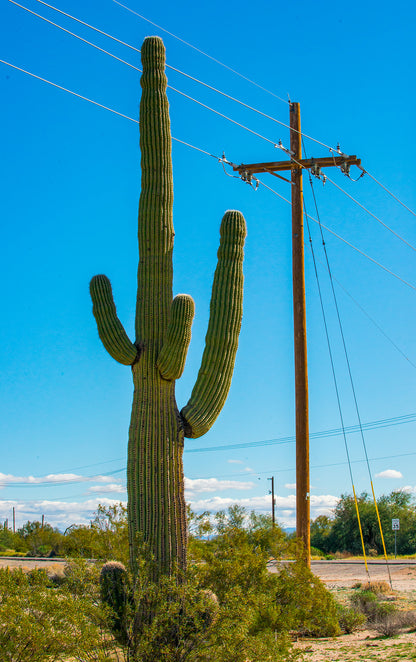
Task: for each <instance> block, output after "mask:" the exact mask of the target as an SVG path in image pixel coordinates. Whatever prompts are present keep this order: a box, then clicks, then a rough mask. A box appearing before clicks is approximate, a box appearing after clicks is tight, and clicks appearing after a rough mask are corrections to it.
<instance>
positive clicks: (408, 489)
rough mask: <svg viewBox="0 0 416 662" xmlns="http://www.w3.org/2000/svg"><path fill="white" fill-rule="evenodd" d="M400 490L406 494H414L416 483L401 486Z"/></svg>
mask: <svg viewBox="0 0 416 662" xmlns="http://www.w3.org/2000/svg"><path fill="white" fill-rule="evenodd" d="M401 490H402V492H407V493H408V494H416V485H414V486H413V487H412V485H405V487H402V488H401Z"/></svg>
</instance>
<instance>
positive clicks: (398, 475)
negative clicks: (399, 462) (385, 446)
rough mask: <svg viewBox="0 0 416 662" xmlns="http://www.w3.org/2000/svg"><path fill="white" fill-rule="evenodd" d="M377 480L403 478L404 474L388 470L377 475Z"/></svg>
mask: <svg viewBox="0 0 416 662" xmlns="http://www.w3.org/2000/svg"><path fill="white" fill-rule="evenodd" d="M376 478H403V474H401V473H400V471H396V469H386V470H385V471H380V473H378V474H376Z"/></svg>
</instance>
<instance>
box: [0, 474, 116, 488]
mask: <svg viewBox="0 0 416 662" xmlns="http://www.w3.org/2000/svg"><path fill="white" fill-rule="evenodd" d="M112 480H114V477H113V476H100V475H98V476H81V475H80V474H70V473H65V474H47V475H46V476H13V474H3V473H0V488H5V487H7V486H8V485H10V486H12V485H14V484H19V485H21V484H24V485H43V484H48V485H49V484H51V485H53V484H58V485H60V484H61V483H90V482H92V481H94V482H98V483H109V482H111V481H112Z"/></svg>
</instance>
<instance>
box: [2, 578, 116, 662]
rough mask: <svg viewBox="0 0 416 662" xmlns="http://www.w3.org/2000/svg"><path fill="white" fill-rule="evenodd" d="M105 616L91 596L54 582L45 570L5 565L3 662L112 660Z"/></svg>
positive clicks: (111, 644)
mask: <svg viewBox="0 0 416 662" xmlns="http://www.w3.org/2000/svg"><path fill="white" fill-rule="evenodd" d="M106 618H107V617H106V613H105V611H104V610H103V609H102V608H101V607H100V606H99V605H97V604H94V602H93V601H91V600H90V599H89V597H80V596H73V595H72V594H71V593H70V592H69V591H68V590H65V589H64V588H62V587H54V586H53V584H52V583H51V580H50V579H49V578H48V576H47V574H46V573H45V572H44V571H33V572H30V573H28V574H25V573H24V572H22V571H21V570H14V571H10V570H9V569H0V650H1V659H2V662H3V661H4V662H20V661H23V660H24V662H45V661H47V660H51V661H52V660H55V661H58V660H68V658H70V657H71V656H78V658H79V656H84V655H85V656H89V659H90V660H100V659H101V660H104V659H108V654H109V651H110V650H111V648H114V644H113V642H112V641H111V638H110V637H108V636H107V637H103V636H102V635H103V629H104V628H105V625H106ZM105 656H107V658H106V657H105Z"/></svg>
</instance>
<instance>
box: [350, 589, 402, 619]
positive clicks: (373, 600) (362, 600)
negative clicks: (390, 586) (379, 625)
mask: <svg viewBox="0 0 416 662" xmlns="http://www.w3.org/2000/svg"><path fill="white" fill-rule="evenodd" d="M351 602H352V604H353V606H354V607H356V609H358V611H360V612H361V613H362V614H364V615H365V617H366V619H367V621H368V622H369V623H375V622H379V621H382V620H383V619H385V618H386V617H387V616H388V615H389V614H392V613H393V612H394V611H395V610H396V607H395V606H394V605H393V604H391V603H390V602H384V601H380V599H379V597H378V596H377V595H376V593H374V592H373V591H368V590H359V591H357V592H356V593H354V594H353V595H352V597H351Z"/></svg>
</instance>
